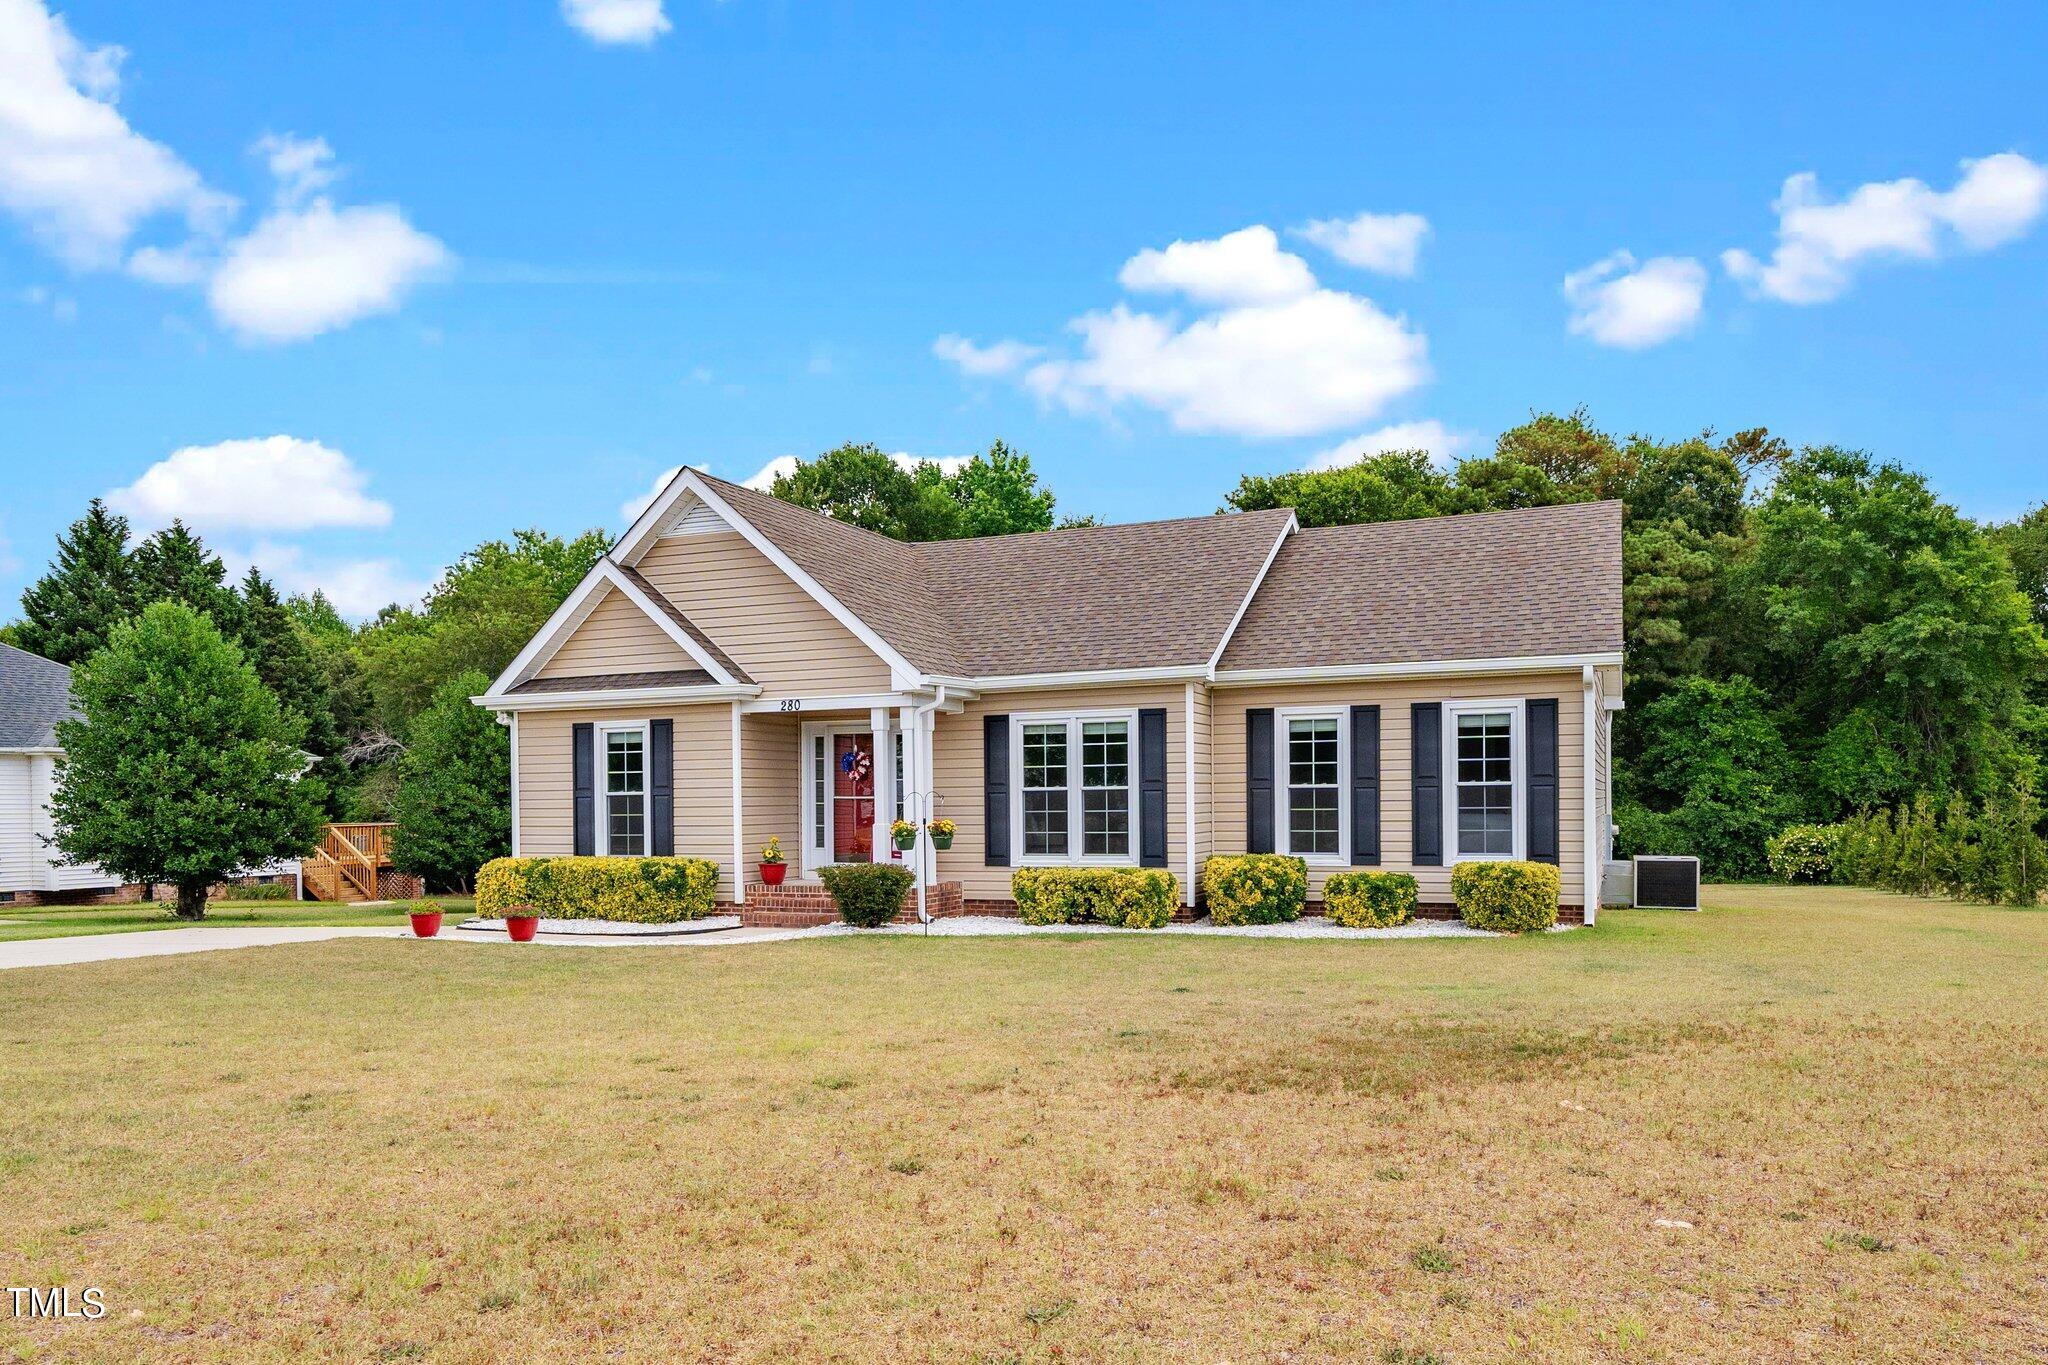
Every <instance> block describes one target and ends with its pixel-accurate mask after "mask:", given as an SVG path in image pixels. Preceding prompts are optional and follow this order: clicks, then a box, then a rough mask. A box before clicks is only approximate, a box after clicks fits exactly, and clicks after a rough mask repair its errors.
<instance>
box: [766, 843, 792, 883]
mask: <svg viewBox="0 0 2048 1365" xmlns="http://www.w3.org/2000/svg"><path fill="white" fill-rule="evenodd" d="M788 875H789V860H788V859H787V858H785V857H783V856H782V839H781V838H780V836H773V837H770V839H769V840H768V845H767V847H765V848H763V849H762V850H761V882H762V884H763V885H764V886H780V885H782V879H783V878H784V877H786V876H788Z"/></svg>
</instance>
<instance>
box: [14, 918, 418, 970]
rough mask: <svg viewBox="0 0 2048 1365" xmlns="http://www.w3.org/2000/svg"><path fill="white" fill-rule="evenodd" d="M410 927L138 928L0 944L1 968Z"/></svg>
mask: <svg viewBox="0 0 2048 1365" xmlns="http://www.w3.org/2000/svg"><path fill="white" fill-rule="evenodd" d="M409 936H410V931H409V930H406V929H403V928H399V929H384V928H356V929H299V928H292V929H285V928H278V929H266V928H263V927H261V926H255V925H250V926H242V927H236V928H230V927H226V926H223V927H221V928H217V929H214V928H207V927H205V926H203V925H201V926H195V927H194V928H191V929H140V930H136V931H135V932H133V933H126V934H80V935H74V936H72V937H69V938H32V939H25V940H22V941H21V942H18V943H0V971H4V970H6V969H7V968H10V967H61V966H65V965H68V964H70V963H74V962H111V961H113V960H114V959H116V958H123V957H165V956H168V955H170V954H173V953H206V952H212V951H214V950H215V949H219V948H262V947H266V946H268V945H270V944H273V943H318V942H320V941H321V940H322V939H329V938H407V937H409Z"/></svg>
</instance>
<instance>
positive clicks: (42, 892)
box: [0, 644, 121, 904]
mask: <svg viewBox="0 0 2048 1365" xmlns="http://www.w3.org/2000/svg"><path fill="white" fill-rule="evenodd" d="M70 714H71V670H70V669H68V668H66V667H65V666H64V665H63V664H60V663H55V662H52V661H51V660H49V659H45V658H43V657H42V656H41V655H40V654H30V653H29V652H28V651H26V650H21V649H16V648H14V647H13V646H12V645H4V644H0V904H4V903H22V902H34V901H37V900H41V899H42V898H43V897H45V896H48V895H51V894H53V893H57V892H91V891H111V890H114V889H116V888H118V887H119V886H120V885H121V882H120V879H119V878H117V877H113V876H110V875H108V874H107V873H106V872H104V871H102V870H101V869H99V868H98V867H94V866H91V865H90V864H88V865H85V866H81V867H67V866H65V865H64V862H63V860H62V858H61V856H60V855H59V854H58V853H57V851H56V850H55V849H53V848H51V847H50V846H49V844H48V843H47V842H45V841H46V840H48V839H49V837H50V835H51V832H52V831H51V825H50V793H51V792H52V790H53V789H54V788H55V785H56V777H57V759H58V758H59V757H61V756H62V752H63V751H62V750H60V749H59V748H58V747H57V722H58V721H60V720H63V719H64V718H65V717H66V716H68V715H70Z"/></svg>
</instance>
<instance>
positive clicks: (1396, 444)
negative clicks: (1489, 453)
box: [1302, 417, 1465, 471]
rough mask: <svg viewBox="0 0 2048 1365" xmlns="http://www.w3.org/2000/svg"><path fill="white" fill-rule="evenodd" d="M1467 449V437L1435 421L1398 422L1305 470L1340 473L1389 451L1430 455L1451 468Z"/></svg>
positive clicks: (1313, 460)
mask: <svg viewBox="0 0 2048 1365" xmlns="http://www.w3.org/2000/svg"><path fill="white" fill-rule="evenodd" d="M1464 446H1465V438H1464V437H1462V436H1460V435H1458V434H1457V433H1456V432H1453V431H1452V430H1450V429H1449V428H1448V427H1446V426H1445V425H1444V424H1443V423H1442V422H1439V421H1437V420H1436V419H1435V418H1433V417H1432V418H1429V419H1428V420H1426V421H1421V422H1395V423H1394V424H1393V425H1391V426H1384V427H1381V428H1380V429H1379V430H1377V431H1368V432H1366V433H1365V434H1364V435H1363V436H1354V437H1352V438H1351V439H1350V440H1348V441H1345V442H1342V443H1341V444H1338V445H1334V446H1331V447H1330V448H1329V449H1328V450H1324V451H1319V452H1317V453H1316V454H1315V455H1313V456H1311V457H1310V459H1309V462H1308V463H1307V464H1306V465H1304V466H1302V467H1303V468H1304V469H1305V470H1310V471H1314V470H1323V469H1340V468H1342V467H1343V466H1345V465H1347V464H1357V463H1358V462H1359V461H1360V460H1363V459H1365V458H1367V457H1368V456H1371V455H1384V454H1386V453H1387V452H1388V451H1390V450H1422V451H1427V452H1428V453H1429V458H1430V460H1431V461H1432V462H1433V463H1435V464H1438V465H1448V464H1449V463H1450V462H1451V460H1452V458H1453V457H1454V456H1455V455H1457V453H1458V452H1459V451H1460V450H1462V449H1463V448H1464Z"/></svg>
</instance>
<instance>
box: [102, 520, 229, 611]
mask: <svg viewBox="0 0 2048 1365" xmlns="http://www.w3.org/2000/svg"><path fill="white" fill-rule="evenodd" d="M129 562H130V564H131V565H132V566H133V571H134V575H135V597H136V601H137V602H138V603H139V604H140V605H141V606H144V607H146V606H148V605H150V604H151V603H153V602H182V603H184V604H185V605H186V606H188V607H190V608H192V610H194V611H199V612H205V613H206V614H207V615H208V616H211V617H212V618H213V624H214V625H215V626H216V627H217V628H218V629H219V630H220V633H221V634H223V635H225V636H228V637H229V638H230V639H232V638H234V637H235V636H236V635H237V634H238V633H239V629H240V622H239V621H238V620H237V619H236V618H237V616H238V615H239V606H240V604H239V603H238V602H237V601H236V600H235V593H234V590H233V589H232V588H230V587H228V586H227V577H228V571H227V566H226V565H224V564H222V563H221V562H220V556H219V555H217V554H214V553H213V552H212V551H211V550H209V549H207V548H206V544H205V542H203V541H202V540H200V539H199V537H198V536H196V535H194V534H192V531H191V529H190V528H189V527H187V526H186V525H185V523H184V522H182V521H173V522H172V523H171V524H170V525H169V526H166V527H165V528H164V529H163V530H161V531H158V532H157V533H156V534H155V535H153V536H151V537H150V538H149V539H147V540H145V541H143V542H142V543H141V544H140V545H138V546H136V547H135V553H134V555H133V556H132V557H131V559H130V561H129Z"/></svg>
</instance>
